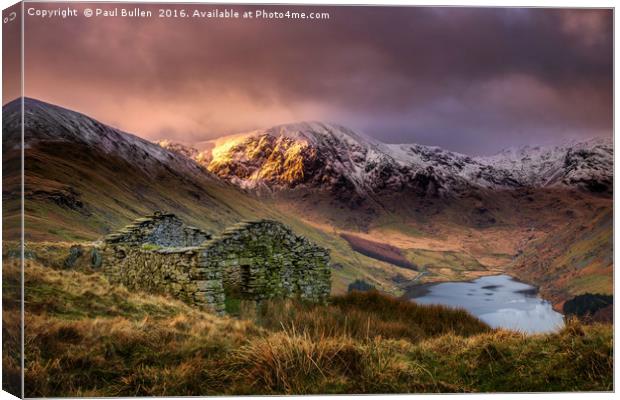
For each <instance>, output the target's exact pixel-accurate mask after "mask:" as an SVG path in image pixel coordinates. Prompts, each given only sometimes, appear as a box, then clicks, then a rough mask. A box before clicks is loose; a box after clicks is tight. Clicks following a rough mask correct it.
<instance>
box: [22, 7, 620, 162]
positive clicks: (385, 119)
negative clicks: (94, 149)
mask: <svg viewBox="0 0 620 400" xmlns="http://www.w3.org/2000/svg"><path fill="white" fill-rule="evenodd" d="M29 6H35V7H37V9H55V8H58V7H59V4H32V3H31V4H30V5H29ZM73 6H74V7H75V5H73ZM117 6H118V5H116V7H117ZM138 6H139V7H140V8H141V9H143V10H152V11H153V13H154V14H155V17H153V18H145V19H136V18H121V17H108V18H103V17H93V18H85V17H83V16H82V10H83V8H84V7H85V6H77V7H76V8H78V10H79V16H78V17H73V18H65V19H62V18H46V19H42V18H39V17H35V16H27V17H26V20H25V63H26V66H25V70H24V74H25V88H26V90H25V94H26V96H29V97H34V98H37V99H40V100H43V101H48V102H51V103H54V104H58V105H61V106H64V107H66V108H70V109H73V110H76V111H80V112H82V113H84V114H87V115H89V116H92V117H94V118H96V119H98V120H100V121H102V122H104V123H107V124H109V125H112V126H115V127H118V128H120V129H122V130H125V131H128V132H131V133H134V134H137V135H139V136H142V137H145V138H147V139H150V140H157V139H164V138H165V139H170V140H177V141H182V142H190V143H191V142H196V141H201V140H207V139H211V138H215V137H218V136H222V135H226V134H232V133H237V132H242V131H247V130H253V129H259V128H266V127H270V126H273V125H277V124H282V123H287V122H296V121H325V122H333V123H338V124H341V125H345V126H348V127H351V128H353V129H356V130H359V131H361V132H364V133H366V134H367V135H369V136H372V137H374V138H376V139H379V140H381V141H384V142H386V143H413V142H415V143H421V144H427V145H437V146H441V147H444V148H447V149H450V150H453V151H459V152H463V153H467V154H473V155H481V154H493V153H495V152H497V151H500V150H501V149H503V148H506V147H512V146H521V145H527V144H529V145H536V144H542V145H548V144H555V143H562V142H565V141H567V140H575V139H585V138H589V137H593V136H609V137H610V136H611V135H612V126H613V121H612V117H613V111H612V100H613V88H612V79H613V61H612V60H613V57H612V12H611V11H610V10H589V9H583V10H566V9H516V8H486V9H484V8H418V7H416V8H413V7H409V8H403V7H390V8H384V7H326V6H317V7H300V6H280V8H281V9H283V10H292V11H305V12H311V11H320V12H328V13H329V14H330V18H329V19H327V20H282V19H280V20H263V19H256V18H254V19H236V20H231V19H203V18H184V19H182V18H176V19H175V18H171V19H165V18H157V17H156V15H157V9H158V8H160V7H158V6H148V5H144V4H139V5H138ZM90 7H92V8H95V7H99V8H109V9H111V8H114V7H115V5H111V6H106V5H102V4H98V5H91V6H90ZM125 7H126V8H128V6H127V5H125ZM223 7H224V6H220V7H219V8H220V9H221V8H223ZM171 8H176V9H178V10H180V9H185V10H187V11H190V12H191V11H193V10H194V9H198V10H201V11H212V10H214V9H215V8H217V6H215V5H191V6H188V5H185V6H183V5H178V4H177V5H174V6H171ZM234 8H235V10H237V11H239V12H243V11H244V10H245V11H247V10H256V9H263V8H267V9H268V10H275V9H277V8H278V7H276V6H268V7H256V6H246V7H241V6H236V7H234Z"/></svg>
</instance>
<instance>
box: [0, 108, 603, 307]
mask: <svg viewBox="0 0 620 400" xmlns="http://www.w3.org/2000/svg"><path fill="white" fill-rule="evenodd" d="M25 105H26V113H27V118H26V126H25V140H26V142H27V143H28V148H27V149H26V151H25V163H26V166H25V168H26V178H25V179H26V181H25V200H26V203H25V224H26V229H27V232H26V235H27V236H26V239H27V241H34V242H41V241H63V242H88V241H93V240H97V239H99V238H100V237H101V236H103V235H105V234H107V233H109V232H111V231H112V230H113V229H115V228H116V227H119V226H122V225H124V224H126V223H127V222H129V221H131V220H133V219H134V218H136V217H138V216H141V215H145V214H148V213H149V212H152V211H153V210H164V211H172V212H174V213H175V214H177V215H179V216H180V217H181V218H183V219H184V220H186V221H188V222H189V223H191V224H193V225H195V226H198V227H200V228H203V229H206V230H210V231H218V230H220V229H223V227H225V226H228V225H230V224H232V223H234V222H237V221H240V220H244V219H248V218H271V219H275V220H279V221H283V222H285V223H286V224H287V225H289V226H290V227H291V228H292V229H293V230H294V231H296V232H298V233H299V234H302V235H304V236H307V237H308V238H310V239H311V240H313V241H315V242H316V243H318V244H320V245H322V246H324V247H326V248H328V249H330V251H331V255H332V260H333V274H332V277H333V278H332V281H333V282H332V292H333V293H334V294H342V293H344V292H346V290H347V286H348V284H349V283H351V282H353V281H354V280H356V279H362V280H365V281H367V282H369V283H370V284H372V285H374V286H375V287H377V288H379V289H380V290H383V291H385V292H387V293H391V294H395V295H401V294H403V293H404V292H405V290H406V289H407V287H408V285H410V284H411V282H412V281H414V280H415V283H428V282H439V281H460V280H471V279H475V278H478V277H481V276H487V275H495V274H499V273H508V274H511V275H513V276H516V277H518V278H520V279H521V280H523V281H526V282H528V283H531V284H533V285H535V286H538V287H540V289H541V291H542V292H543V294H544V295H545V296H546V297H548V298H549V299H550V300H551V301H552V302H553V304H554V306H555V307H556V309H560V308H561V305H562V303H563V302H564V301H566V300H568V299H570V298H572V297H574V296H575V295H578V294H583V293H587V292H591V291H596V292H600V293H603V294H608V293H611V289H612V288H611V274H612V260H611V225H610V224H611V217H610V215H611V214H610V213H611V196H610V193H611V190H612V189H611V186H610V185H611V167H610V165H611V164H610V163H611V159H612V158H611V155H612V149H611V145H610V144H609V143H607V142H605V141H603V140H599V139H596V140H593V141H591V142H584V143H577V144H573V145H572V147H571V146H568V145H567V146H564V147H562V146H560V147H556V148H552V149H547V150H544V149H541V148H535V149H529V150H528V149H521V150H519V151H514V150H513V151H509V152H506V153H505V154H504V155H503V156H502V154H499V155H497V156H493V157H490V158H487V159H484V158H475V157H468V156H465V155H460V154H457V153H452V152H448V151H445V150H442V149H439V148H432V147H425V146H419V145H385V144H382V143H379V142H377V141H375V140H373V139H370V138H368V137H366V136H364V135H362V134H359V133H356V132H353V131H351V130H349V129H347V128H343V127H338V126H333V125H328V124H322V123H307V124H297V125H287V126H279V127H275V128H272V129H271V130H263V131H256V132H250V133H246V134H239V135H234V136H231V137H224V138H221V139H217V140H214V141H210V142H202V143H198V144H196V147H191V146H189V145H185V144H176V143H173V142H170V141H162V142H160V145H157V144H153V143H150V142H148V141H146V140H144V139H141V138H139V137H136V136H133V135H131V134H127V133H124V132H121V131H118V130H116V129H114V128H111V127H108V126H106V125H104V124H101V123H99V122H97V121H95V120H92V119H90V118H89V117H87V116H84V115H82V114H79V113H75V112H73V111H70V110H66V109H63V108H60V107H57V106H53V105H50V104H47V103H43V102H40V101H37V100H33V99H26V104H25ZM15 107H16V105H15V104H13V103H11V104H8V105H6V106H5V108H4V110H3V112H4V113H5V119H4V121H5V122H4V124H5V126H4V128H5V131H7V132H9V134H8V135H7V136H6V139H5V142H6V144H7V145H6V146H5V149H4V158H5V160H6V161H7V162H8V163H9V164H10V163H11V160H16V159H18V157H19V152H18V151H17V149H16V148H15V147H11V146H10V144H11V141H13V142H14V141H15V140H17V139H18V138H19V137H18V136H16V135H15V134H17V133H18V132H15V123H16V121H15V120H14V119H13V118H12V116H15V115H17V109H16V108H15ZM9 164H7V165H9ZM525 168H527V170H528V171H530V172H528V173H525V172H524V169H525ZM9 179H10V178H9ZM7 182H9V181H7ZM11 188H13V192H11ZM15 188H16V187H15V186H10V185H5V193H4V195H5V202H6V204H7V205H8V206H9V210H10V209H11V206H10V205H11V197H12V196H13V197H14V196H15V194H16V193H15V190H16V189H15ZM6 221H8V224H7V226H8V227H9V229H11V228H10V226H11V223H10V221H11V215H10V213H9V215H8V219H7V220H6ZM13 229H17V227H15V228H13ZM10 233H11V232H10V231H9V234H10ZM356 244H357V245H356ZM369 249H370V251H369ZM373 249H374V250H373ZM377 249H382V250H380V251H376V250H377ZM386 252H387V253H388V256H387V257H386V254H385V253H386ZM421 272H424V273H423V274H422V273H421Z"/></svg>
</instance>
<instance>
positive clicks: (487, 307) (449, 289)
mask: <svg viewBox="0 0 620 400" xmlns="http://www.w3.org/2000/svg"><path fill="white" fill-rule="evenodd" d="M409 297H410V298H411V299H415V301H416V302H417V303H420V304H443V305H446V306H451V307H460V308H464V309H466V310H467V311H469V312H470V313H472V314H473V315H475V316H477V317H478V318H480V319H481V320H482V321H484V322H486V323H487V324H489V325H490V326H492V327H494V328H499V327H501V328H507V329H513V330H519V331H523V332H527V333H542V332H551V331H554V330H557V329H558V328H560V327H562V326H563V325H564V320H563V316H562V314H560V313H558V312H556V311H554V310H553V308H552V307H551V303H549V302H548V301H546V300H544V299H542V298H540V297H539V296H538V291H537V290H536V288H535V287H533V286H530V285H528V284H525V283H523V282H519V281H517V280H515V279H513V278H512V277H510V276H508V275H494V276H485V277H482V278H478V279H476V280H474V281H471V282H445V283H438V284H427V285H420V286H418V287H416V288H415V289H414V290H412V291H411V294H410V296H409Z"/></svg>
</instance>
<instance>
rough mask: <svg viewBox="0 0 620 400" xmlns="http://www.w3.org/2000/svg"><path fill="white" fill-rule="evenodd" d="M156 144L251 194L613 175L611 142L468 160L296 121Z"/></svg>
mask: <svg viewBox="0 0 620 400" xmlns="http://www.w3.org/2000/svg"><path fill="white" fill-rule="evenodd" d="M160 145H162V146H164V147H166V148H167V149H170V150H172V151H177V152H180V153H182V154H185V155H189V156H190V157H192V158H193V159H194V160H196V161H197V162H199V163H200V164H202V165H203V166H205V167H206V168H207V169H208V170H209V171H210V172H212V173H214V174H216V175H218V176H219V177H220V178H222V179H224V180H227V181H229V182H231V183H233V184H235V185H237V186H240V187H242V188H246V189H258V190H261V189H268V190H276V191H277V190H282V189H290V188H299V187H305V188H312V189H325V190H331V191H337V192H342V191H349V192H355V193H357V194H358V195H362V196H363V195H367V194H381V193H383V192H401V191H405V190H412V191H414V192H416V193H421V194H436V195H450V194H458V193H462V192H466V191H467V190H470V189H472V188H482V189H514V188H520V187H551V186H554V187H555V186H570V187H575V186H579V187H583V188H585V189H588V190H591V191H607V190H611V186H612V173H613V164H612V163H613V147H612V144H611V141H610V140H602V139H597V140H590V141H586V142H581V143H573V144H570V145H566V146H558V147H552V148H540V147H524V148H520V149H516V150H506V151H503V152H501V153H499V154H497V155H495V156H492V157H470V156H467V155H463V154H459V153H455V152H451V151H447V150H443V149H441V148H439V147H432V146H422V145H418V144H398V145H396V144H385V143H381V142H379V141H377V140H375V139H372V138H370V137H368V136H365V135H363V134H361V133H358V132H355V131H353V130H351V129H348V128H346V127H343V126H339V125H334V124H326V123H321V122H303V123H296V124H287V125H279V126H275V127H272V128H269V129H264V130H256V131H252V132H247V133H241V134H237V135H232V136H225V137H221V138H218V139H216V140H212V141H207V142H201V143H198V144H197V145H195V146H194V147H191V146H187V145H185V146H183V145H179V144H173V143H170V142H160Z"/></svg>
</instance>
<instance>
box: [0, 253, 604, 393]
mask: <svg viewBox="0 0 620 400" xmlns="http://www.w3.org/2000/svg"><path fill="white" fill-rule="evenodd" d="M25 276H26V288H25V294H26V305H27V306H26V338H25V343H26V371H25V372H26V388H27V392H26V396H31V397H43V396H68V395H70V396H136V395H152V396H155V395H199V394H200V395H216V394H305V393H403V392H476V391H494V392H497V391H500V392H501V391H551V390H554V391H557V390H560V391H572V390H611V389H612V328H611V326H609V325H588V326H585V325H581V324H579V323H577V322H572V323H569V324H568V325H567V327H566V328H564V329H563V330H562V331H561V332H559V333H556V334H547V335H535V336H525V335H522V334H519V333H514V332H508V331H502V330H492V329H490V328H489V327H487V326H486V325H484V324H483V323H481V322H480V321H478V320H476V319H475V318H473V317H471V316H469V315H468V314H466V313H465V312H462V311H454V310H448V309H445V308H443V307H438V306H432V307H429V306H418V305H415V304H411V303H408V302H405V301H401V300H396V299H394V298H389V297H385V296H382V295H379V294H377V293H370V294H360V293H355V294H351V295H348V296H341V297H336V298H333V299H332V301H331V304H330V305H329V306H316V305H307V304H299V303H296V302H291V301H289V302H277V303H268V304H266V305H265V306H264V307H261V308H260V309H258V310H253V311H252V310H251V309H250V310H246V311H247V312H246V313H245V315H246V319H244V320H240V319H235V318H231V317H217V316H214V315H212V314H210V313H208V312H206V311H201V310H198V309H195V308H192V307H190V306H187V305H185V304H183V303H181V302H179V301H177V300H173V299H169V298H166V297H161V296H154V295H149V294H145V293H135V292H129V291H127V290H126V289H124V288H123V287H120V286H114V285H111V284H109V283H108V281H107V280H106V279H105V278H104V277H102V276H101V275H100V274H99V273H96V272H91V271H89V270H87V269H80V268H78V270H58V269H54V268H50V267H45V266H43V265H41V264H40V263H38V262H35V261H29V262H27V265H26V271H25ZM18 279H19V273H18V270H17V269H16V268H15V267H14V266H13V268H10V266H9V268H7V269H6V270H5V275H4V285H5V289H6V290H5V292H4V293H10V290H11V288H13V289H17V288H18V281H17V280H18ZM10 304H11V303H9V309H8V310H7V311H5V313H4V315H3V322H4V323H5V324H8V325H6V326H7V327H8V328H9V329H8V331H9V332H10V331H11V330H10V327H11V324H13V325H14V324H15V321H16V319H14V318H11V317H13V316H15V315H14V314H17V313H18V312H19V309H18V307H17V306H16V305H14V306H13V307H10ZM14 328H17V327H16V326H14ZM5 357H10V354H7V353H6V352H5ZM7 361H8V362H7ZM7 368H8V370H7ZM15 373H16V371H15V366H14V364H11V363H10V359H9V360H7V359H5V374H7V375H10V374H15Z"/></svg>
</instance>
